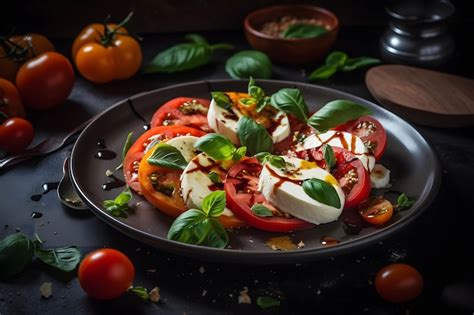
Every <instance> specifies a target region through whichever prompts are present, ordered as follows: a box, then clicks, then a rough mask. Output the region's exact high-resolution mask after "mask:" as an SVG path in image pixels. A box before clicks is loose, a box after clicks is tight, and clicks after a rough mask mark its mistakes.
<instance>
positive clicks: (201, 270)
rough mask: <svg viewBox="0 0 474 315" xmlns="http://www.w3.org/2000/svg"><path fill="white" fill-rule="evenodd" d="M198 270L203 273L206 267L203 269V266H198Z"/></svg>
mask: <svg viewBox="0 0 474 315" xmlns="http://www.w3.org/2000/svg"><path fill="white" fill-rule="evenodd" d="M199 272H200V273H201V274H203V273H204V272H206V269H204V266H201V267H199Z"/></svg>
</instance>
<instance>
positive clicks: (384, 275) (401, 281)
mask: <svg viewBox="0 0 474 315" xmlns="http://www.w3.org/2000/svg"><path fill="white" fill-rule="evenodd" d="M375 289H376V290H377V293H378V294H379V295H380V296H381V297H382V298H383V299H384V300H386V301H389V302H392V303H405V302H408V301H411V300H414V299H415V298H416V297H417V296H419V295H420V294H421V292H422V291H423V277H422V276H421V274H420V273H419V272H418V270H416V269H415V268H413V267H412V266H410V265H407V264H401V263H398V264H391V265H388V266H385V267H384V268H382V269H380V270H379V272H377V275H376V276H375Z"/></svg>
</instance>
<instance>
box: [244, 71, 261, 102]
mask: <svg viewBox="0 0 474 315" xmlns="http://www.w3.org/2000/svg"><path fill="white" fill-rule="evenodd" d="M248 93H249V95H250V96H251V97H253V98H254V99H255V100H257V102H258V101H259V100H260V99H262V98H263V97H265V92H264V91H263V89H262V88H261V87H259V86H257V85H255V80H254V79H253V77H250V80H249V86H248Z"/></svg>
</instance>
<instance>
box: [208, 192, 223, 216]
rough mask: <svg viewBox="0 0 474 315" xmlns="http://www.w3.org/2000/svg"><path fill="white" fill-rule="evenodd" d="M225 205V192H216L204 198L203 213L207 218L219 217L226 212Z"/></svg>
mask: <svg viewBox="0 0 474 315" xmlns="http://www.w3.org/2000/svg"><path fill="white" fill-rule="evenodd" d="M225 205H226V197H225V191H223V190H216V191H213V192H212V193H210V194H209V195H207V196H206V197H204V199H203V200H202V211H204V213H205V214H206V215H207V216H211V217H219V216H220V215H221V214H222V213H223V212H224V209H225Z"/></svg>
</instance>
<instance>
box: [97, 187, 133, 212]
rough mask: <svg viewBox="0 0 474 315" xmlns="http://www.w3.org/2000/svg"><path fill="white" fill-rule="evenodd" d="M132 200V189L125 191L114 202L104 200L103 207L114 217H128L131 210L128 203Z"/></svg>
mask: <svg viewBox="0 0 474 315" xmlns="http://www.w3.org/2000/svg"><path fill="white" fill-rule="evenodd" d="M131 199H132V192H131V191H130V188H129V187H128V186H127V188H125V189H124V191H122V192H121V193H120V194H119V195H118V196H117V197H116V198H115V199H114V200H104V201H103V202H102V206H103V207H104V208H105V210H106V211H107V212H109V213H110V214H111V215H113V216H114V217H120V216H122V217H123V216H126V215H127V211H128V210H129V206H128V202H129V201H130V200H131Z"/></svg>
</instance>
